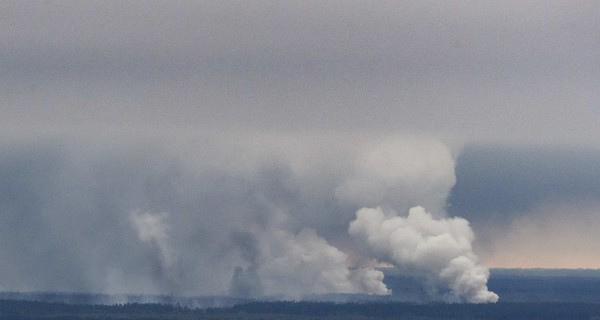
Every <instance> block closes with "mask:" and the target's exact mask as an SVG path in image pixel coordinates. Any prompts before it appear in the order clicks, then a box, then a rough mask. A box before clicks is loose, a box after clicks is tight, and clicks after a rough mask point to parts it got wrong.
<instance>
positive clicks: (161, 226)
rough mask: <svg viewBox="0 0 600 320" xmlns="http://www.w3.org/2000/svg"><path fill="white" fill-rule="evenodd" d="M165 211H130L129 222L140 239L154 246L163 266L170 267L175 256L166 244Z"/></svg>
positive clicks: (166, 216) (166, 215)
mask: <svg viewBox="0 0 600 320" xmlns="http://www.w3.org/2000/svg"><path fill="white" fill-rule="evenodd" d="M168 216H169V215H168V214H167V213H166V212H161V213H150V212H139V211H132V212H131V222H132V224H133V227H134V229H135V231H136V232H137V235H138V237H139V238H140V240H141V241H143V242H145V243H148V244H150V245H152V246H155V247H156V249H157V250H158V254H159V257H160V259H161V261H162V262H163V263H164V265H165V267H171V266H172V265H173V263H174V260H175V257H174V256H173V253H172V251H171V249H170V248H169V245H168V235H167V229H168V226H167V223H166V220H167V218H168Z"/></svg>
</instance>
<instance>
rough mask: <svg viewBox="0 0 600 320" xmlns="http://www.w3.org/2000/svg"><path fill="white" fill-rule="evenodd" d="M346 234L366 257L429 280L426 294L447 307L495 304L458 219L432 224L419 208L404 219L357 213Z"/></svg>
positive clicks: (468, 233)
mask: <svg viewBox="0 0 600 320" xmlns="http://www.w3.org/2000/svg"><path fill="white" fill-rule="evenodd" d="M349 233H350V234H351V235H352V236H354V237H356V238H357V239H358V240H359V241H360V242H361V244H363V245H364V247H365V248H366V250H367V252H368V253H369V254H372V255H375V256H376V257H377V258H378V259H380V260H381V261H386V262H389V263H392V264H394V265H396V266H398V267H401V268H403V269H405V270H407V271H409V272H412V273H417V274H421V275H422V276H423V277H425V278H426V279H427V280H428V284H429V287H428V288H427V289H428V290H429V293H430V294H431V295H432V296H433V297H441V299H442V300H444V301H448V302H465V301H466V302H474V303H482V302H496V301H498V295H496V294H495V293H493V292H490V291H488V289H487V286H486V283H487V279H488V276H489V271H488V269H487V268H485V267H484V266H482V265H480V264H479V262H478V258H477V256H476V255H475V254H474V253H473V251H472V248H471V242H472V241H473V240H474V235H473V232H472V231H471V228H470V227H469V223H468V222H467V221H466V220H464V219H461V218H446V219H437V220H436V219H434V218H433V217H432V216H431V215H430V214H429V213H427V212H426V211H425V209H423V207H414V208H411V209H410V210H409V212H408V216H407V217H400V216H397V215H396V213H394V212H391V213H388V216H387V217H386V214H385V213H384V212H383V210H382V209H381V208H363V209H360V210H359V211H357V212H356V220H354V221H352V223H351V224H350V228H349Z"/></svg>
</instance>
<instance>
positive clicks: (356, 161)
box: [0, 137, 497, 302]
mask: <svg viewBox="0 0 600 320" xmlns="http://www.w3.org/2000/svg"><path fill="white" fill-rule="evenodd" d="M290 139H291V140H290ZM307 141H308V142H307ZM259 142H260V141H259ZM269 142H270V143H269V144H264V143H256V141H255V142H252V141H248V142H244V141H234V142H232V141H227V140H226V139H222V140H218V139H216V140H215V139H206V140H202V141H195V142H190V141H186V142H185V143H181V142H180V143H174V144H169V146H167V145H166V144H162V143H151V144H143V143H138V142H135V143H123V144H122V145H114V144H110V145H109V146H110V147H109V148H107V147H106V145H105V144H104V145H103V144H94V143H91V142H89V141H85V143H82V142H72V143H61V144H51V143H50V144H49V143H46V144H43V145H40V144H31V145H29V144H22V145H17V146H15V145H14V144H13V145H11V146H4V147H2V152H1V153H0V179H1V181H2V183H1V185H0V259H2V261H5V262H6V263H4V264H3V265H2V266H0V286H1V287H2V288H3V289H5V290H51V291H57V290H58V291H79V292H104V293H150V294H165V293H167V294H177V295H233V296H237V297H288V298H290V297H291V298H298V297H301V296H303V295H307V294H325V293H367V294H376V295H385V294H389V293H390V290H388V288H387V287H386V285H385V284H384V274H383V272H381V271H380V270H377V269H376V267H377V266H380V265H381V263H382V262H385V263H388V264H393V265H395V266H398V267H401V268H402V269H403V270H404V271H405V272H406V273H409V274H412V275H417V276H419V277H421V278H423V279H424V281H425V282H426V283H427V288H429V293H430V294H431V297H432V298H433V299H440V300H445V301H469V302H489V301H495V300H496V298H497V297H496V296H495V295H494V294H493V293H489V292H488V291H487V289H486V288H485V284H486V281H487V275H488V273H487V269H485V268H484V267H482V266H481V265H479V264H478V262H477V258H476V256H475V255H474V254H473V252H472V250H471V242H472V241H473V233H472V232H471V230H470V228H469V227H468V223H467V222H466V221H465V220H462V219H445V218H443V211H441V210H442V209H441V208H443V206H444V201H445V198H446V196H447V194H448V191H449V190H450V188H451V187H452V185H453V184H454V182H455V176H454V171H453V170H454V162H453V160H452V156H451V153H450V151H449V149H448V148H447V147H446V146H445V145H443V144H441V143H439V142H438V141H435V140H429V139H423V138H413V137H402V138H397V139H392V140H386V141H381V140H377V141H375V142H374V141H371V140H365V141H358V142H357V141H345V140H336V141H335V143H332V144H329V143H327V142H323V141H321V142H320V143H314V142H312V140H311V139H306V140H302V139H292V138H288V139H282V140H281V141H273V140H269ZM333 145H335V147H330V146H333ZM419 204H424V205H426V206H427V207H428V208H433V209H434V210H439V211H436V212H438V213H439V218H437V219H435V218H432V217H431V216H429V215H428V214H426V213H425V212H424V211H423V212H421V213H419V212H420V211H419V210H421V209H412V210H411V211H410V214H409V216H408V217H406V218H402V217H395V218H394V217H393V216H394V215H395V213H394V212H405V211H406V210H408V209H409V208H410V207H413V206H415V205H419ZM364 206H371V207H376V206H381V209H379V208H378V209H360V208H362V207H364ZM359 209H360V210H359ZM357 210H358V213H357V215H356V217H354V216H353V213H354V212H356V211H357ZM393 210H397V211H393ZM415 219H416V220H418V223H417V224H412V221H413V220H415ZM353 220H354V221H353ZM390 221H392V222H390ZM388 224H398V225H404V228H400V229H398V230H401V231H398V230H391V229H389V227H386V226H387V225H388ZM349 225H350V232H348V226H349ZM411 228H412V229H411ZM386 232H387V233H386ZM405 232H406V234H404V233H405ZM373 236H375V238H373ZM374 239H378V240H374ZM402 239H405V240H406V241H407V242H406V243H404V242H403V241H401V240H402ZM355 242H356V243H357V245H354V243H355ZM419 242H422V243H423V245H421V246H419ZM424 249H427V250H424ZM410 250H413V251H415V252H413V253H412V258H400V257H396V255H397V254H398V252H404V251H407V252H408V253H407V254H409V255H410V254H411V253H410Z"/></svg>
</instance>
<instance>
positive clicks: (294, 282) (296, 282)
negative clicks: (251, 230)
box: [257, 229, 389, 296]
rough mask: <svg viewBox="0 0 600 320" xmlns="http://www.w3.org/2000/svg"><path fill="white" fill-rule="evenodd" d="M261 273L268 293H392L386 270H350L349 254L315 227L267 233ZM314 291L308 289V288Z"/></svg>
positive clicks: (260, 267)
mask: <svg viewBox="0 0 600 320" xmlns="http://www.w3.org/2000/svg"><path fill="white" fill-rule="evenodd" d="M263 241H266V242H267V243H266V245H265V249H266V250H265V251H266V252H265V253H264V254H263V255H262V256H261V260H262V263H261V264H260V266H259V268H258V270H257V271H258V274H259V276H260V279H261V280H262V285H263V287H264V290H265V293H266V294H268V295H275V294H282V293H283V294H286V295H297V296H300V295H301V294H306V293H308V292H310V293H316V294H324V293H331V292H343V293H370V294H388V293H389V291H388V289H387V288H386V286H385V284H384V283H383V282H382V280H383V273H382V272H381V271H377V270H375V269H373V268H359V269H356V270H350V269H349V268H348V267H347V265H346V263H347V261H348V256H347V254H345V253H343V252H342V251H340V250H339V249H337V248H335V247H333V246H331V245H329V244H328V243H327V241H325V239H323V238H321V237H319V236H318V235H317V234H316V232H315V231H314V230H312V229H303V230H301V231H300V232H299V233H298V234H295V235H294V234H290V233H289V232H286V231H281V230H279V231H276V232H274V233H273V234H269V235H266V237H265V239H263ZM307 286H308V287H309V288H310V291H307V290H306V287H307Z"/></svg>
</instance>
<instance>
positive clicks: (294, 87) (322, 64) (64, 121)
mask: <svg viewBox="0 0 600 320" xmlns="http://www.w3.org/2000/svg"><path fill="white" fill-rule="evenodd" d="M0 12H1V13H2V18H1V19H0V30H1V31H0V43H2V45H1V46H0V59H1V67H2V73H1V74H0V83H1V84H2V85H1V86H0V88H1V89H0V90H1V91H0V93H1V94H2V97H3V99H2V111H1V113H2V117H1V119H2V124H3V127H4V128H6V130H7V133H8V132H12V133H13V134H15V135H18V136H22V135H31V134H35V133H36V132H37V133H38V134H42V135H43V133H44V132H46V131H64V130H65V129H64V128H65V127H69V128H70V129H71V130H73V129H75V130H77V129H78V128H79V129H80V128H85V130H91V129H92V128H96V129H97V130H115V129H122V130H128V131H129V132H130V131H135V132H137V131H151V132H154V131H156V130H157V129H160V130H166V129H172V130H180V131H190V130H191V129H194V128H198V127H200V128H203V129H207V128H210V129H213V130H217V131H221V130H223V129H224V128H227V129H231V128H234V127H235V128H236V130H241V131H252V130H258V131H261V130H262V131H271V132H290V131H293V132H303V131H315V130H316V131H328V130H335V131H342V132H346V131H352V132H375V133H381V132H382V130H386V131H392V132H395V133H407V132H408V133H415V132H418V133H425V134H435V135H438V136H441V135H444V136H446V137H449V138H450V139H458V140H460V141H464V140H465V139H467V140H470V139H480V140H501V141H509V142H514V141H517V142H524V141H534V142H549V141H552V142H562V143H572V142H574V141H576V142H578V143H581V144H596V139H595V137H596V136H597V135H598V129H597V128H598V126H597V125H596V119H597V113H596V108H595V107H596V106H597V105H598V103H599V102H600V94H599V92H600V90H598V89H599V88H598V83H600V79H599V76H598V75H599V74H600V61H599V59H598V55H597V52H598V51H599V50H600V42H599V41H600V40H599V39H598V37H597V30H598V29H600V25H599V23H600V22H599V21H600V19H599V18H600V17H599V16H598V10H597V4H596V3H595V2H593V1H589V2H588V1H578V2H577V3H568V4H566V3H564V2H546V3H538V2H528V1H515V2H511V1H509V2H477V3H464V2H454V1H449V2H444V3H439V2H427V1H418V2H403V3H398V2H395V1H377V2H370V1H343V2H336V1H327V2H291V3H290V2H286V3H281V2H275V1H252V2H246V1H226V2H223V1H202V2H187V1H179V2H176V3H172V2H166V1H164V2H163V1H150V2H138V1H119V2H111V3H106V2H101V1H90V2H79V1H56V2H52V1H51V2H45V3H44V4H40V3H38V2H23V1H3V2H2V4H0Z"/></svg>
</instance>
